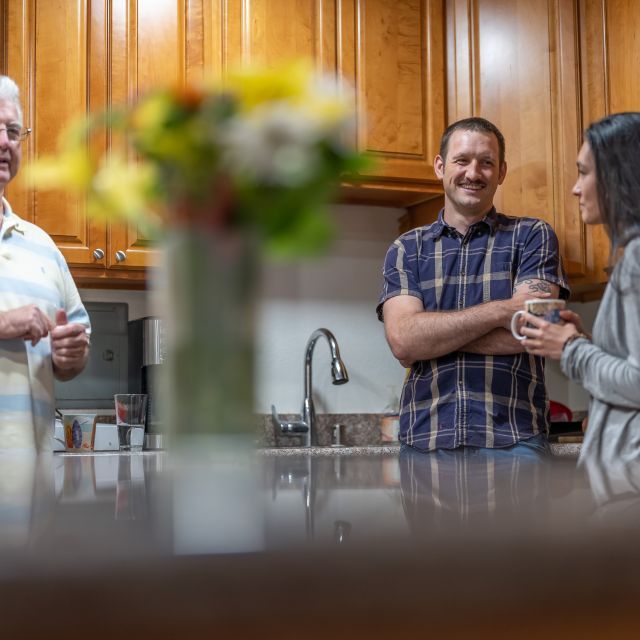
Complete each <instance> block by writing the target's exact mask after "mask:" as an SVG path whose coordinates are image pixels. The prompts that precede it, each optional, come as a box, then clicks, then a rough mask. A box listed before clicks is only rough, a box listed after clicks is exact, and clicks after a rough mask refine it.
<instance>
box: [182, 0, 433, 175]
mask: <svg viewBox="0 0 640 640" xmlns="http://www.w3.org/2000/svg"><path fill="white" fill-rule="evenodd" d="M191 6H192V7H193V9H194V11H192V16H197V15H198V11H196V9H197V7H198V6H199V5H198V3H197V2H192V3H191ZM202 15H203V24H204V28H203V31H202V35H201V38H200V39H199V38H197V37H195V38H194V39H193V40H192V38H190V39H189V40H190V46H191V47H192V49H191V54H192V57H191V58H190V64H189V68H190V69H194V68H195V67H196V63H197V60H198V59H201V60H202V63H203V68H204V69H205V70H206V71H207V72H213V74H214V75H216V76H224V73H225V72H226V71H227V70H228V69H229V68H233V67H236V66H239V65H243V64H264V65H266V66H275V65H278V64H281V63H282V62H283V61H286V60H293V59H297V58H307V59H310V60H312V61H313V62H314V63H315V65H316V67H317V68H318V69H319V70H323V71H325V72H328V73H331V74H333V75H335V76H336V77H337V78H338V79H339V80H340V81H341V82H344V83H345V85H348V86H349V87H350V89H351V90H353V91H354V93H355V98H356V105H357V130H356V133H355V135H356V140H354V142H356V143H357V145H358V148H359V149H360V150H362V151H368V152H370V153H371V154H372V155H374V156H375V157H376V159H377V163H376V165H375V166H374V169H373V170H372V172H371V175H370V176H369V177H371V178H374V179H381V180H382V181H387V182H393V181H404V182H406V183H413V184H414V185H415V184H416V183H417V184H420V183H423V182H427V183H429V182H430V183H434V182H437V179H436V177H435V174H434V171H433V159H434V157H435V154H436V153H437V151H438V144H439V140H440V136H441V134H442V130H443V128H444V124H445V75H444V9H443V2H442V0H405V1H403V2H397V1H396V0H366V1H365V0H342V1H338V0H278V2H274V1H273V0H209V1H207V0H204V4H203V5H202ZM189 24H190V25H196V24H197V21H196V20H195V18H194V19H193V20H192V21H190V23H189ZM190 28H191V27H190ZM196 33H197V26H196V27H195V28H194V30H193V34H194V35H196ZM199 42H201V43H202V44H199ZM396 184H397V182H396Z"/></svg>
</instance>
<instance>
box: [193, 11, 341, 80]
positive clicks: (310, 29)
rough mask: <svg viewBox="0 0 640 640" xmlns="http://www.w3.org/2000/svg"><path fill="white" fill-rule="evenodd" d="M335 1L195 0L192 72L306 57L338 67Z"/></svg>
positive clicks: (329, 68) (318, 64)
mask: <svg viewBox="0 0 640 640" xmlns="http://www.w3.org/2000/svg"><path fill="white" fill-rule="evenodd" d="M335 16H336V0H278V1H277V2H274V1H273V0H190V2H189V19H188V28H189V33H190V35H189V42H188V47H189V48H188V64H187V67H188V73H189V75H190V76H194V75H198V74H199V73H202V72H204V74H205V75H209V74H213V75H214V76H215V77H222V76H224V74H225V73H226V72H227V71H228V70H229V69H235V68H237V67H239V66H242V65H247V64H259V65H264V66H267V67H275V66H277V65H280V64H282V63H283V62H285V61H291V60H297V59H300V58H305V59H308V60H312V61H313V62H314V63H315V65H316V67H317V68H318V69H321V70H326V71H333V70H334V69H335V66H336V23H335Z"/></svg>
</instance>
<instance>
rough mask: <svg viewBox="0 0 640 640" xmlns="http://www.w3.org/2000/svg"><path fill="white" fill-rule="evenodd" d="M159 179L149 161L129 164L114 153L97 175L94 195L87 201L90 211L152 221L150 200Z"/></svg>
mask: <svg viewBox="0 0 640 640" xmlns="http://www.w3.org/2000/svg"><path fill="white" fill-rule="evenodd" d="M156 181H157V177H156V173H155V170H154V168H153V167H152V166H151V165H149V164H148V163H144V162H138V163H135V164H127V163H126V162H125V160H124V159H123V158H121V157H119V156H115V157H113V156H112V157H111V158H110V159H109V160H108V161H107V162H105V163H104V164H103V165H102V166H100V168H99V169H98V171H97V172H96V174H95V176H94V178H93V183H92V187H93V197H92V198H90V199H89V201H88V203H87V212H88V214H89V215H90V216H91V217H95V218H98V219H103V220H111V221H113V220H114V219H115V220H124V221H128V222H133V223H138V224H140V223H142V222H149V217H150V216H152V217H153V213H152V212H151V210H150V207H149V200H150V197H151V196H152V194H153V191H154V187H155V184H156ZM152 222H153V221H152Z"/></svg>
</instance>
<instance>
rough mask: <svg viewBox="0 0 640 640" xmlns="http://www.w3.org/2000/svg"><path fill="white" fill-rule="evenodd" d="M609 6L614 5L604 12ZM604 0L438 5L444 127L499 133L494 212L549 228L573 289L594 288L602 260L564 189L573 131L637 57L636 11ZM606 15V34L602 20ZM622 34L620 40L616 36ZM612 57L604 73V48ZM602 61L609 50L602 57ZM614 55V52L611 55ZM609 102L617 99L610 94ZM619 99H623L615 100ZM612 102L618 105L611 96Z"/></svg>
mask: <svg viewBox="0 0 640 640" xmlns="http://www.w3.org/2000/svg"><path fill="white" fill-rule="evenodd" d="M613 4H616V7H613ZM622 4H623V5H624V6H622V7H621V6H619V5H620V3H619V2H618V1H617V0H616V2H615V3H611V2H609V3H607V2H605V0H526V1H525V0H515V1H512V0H448V1H447V33H448V38H449V43H450V45H451V46H450V49H449V51H448V62H449V76H448V87H449V92H450V95H449V104H448V107H449V108H448V118H449V121H450V122H452V121H455V120H458V119H460V118H463V117H468V116H471V115H479V116H483V117H486V118H488V119H489V120H491V121H493V122H494V123H495V124H496V125H497V126H498V127H499V128H500V129H501V130H502V132H503V134H504V135H505V139H506V147H507V164H508V173H507V178H506V181H505V183H504V184H503V185H502V187H501V188H500V189H499V190H498V193H497V195H496V200H495V202H496V206H497V207H498V209H501V210H503V211H505V212H506V213H509V214H513V215H532V216H535V217H539V218H542V219H544V220H547V221H548V222H549V223H551V224H552V225H553V226H554V228H555V230H556V233H557V234H558V237H559V240H560V246H561V252H562V254H563V259H564V261H565V266H566V268H567V271H568V272H569V275H570V278H571V281H572V285H574V286H575V289H576V290H577V291H583V290H587V289H588V288H589V287H593V286H599V285H600V284H601V283H602V282H603V276H604V272H603V270H602V267H603V266H604V264H606V256H607V254H608V249H607V243H606V237H605V236H604V234H603V232H602V229H600V228H592V227H585V225H584V224H583V223H582V221H581V219H580V216H579V211H578V206H577V202H576V199H575V197H574V196H573V195H572V194H571V189H572V187H573V184H574V183H575V179H576V168H575V158H576V153H577V151H578V149H579V147H580V144H581V140H582V129H583V127H584V126H585V125H586V124H588V122H590V121H591V120H593V119H595V118H597V117H601V115H603V113H604V112H606V110H607V109H608V108H609V103H610V95H609V94H610V93H611V95H613V94H614V93H615V92H616V91H618V92H619V91H621V89H620V87H623V86H624V83H622V82H618V81H616V83H615V90H613V89H610V88H611V87H612V86H613V85H612V82H613V80H612V76H611V73H612V72H613V69H615V68H619V69H620V71H619V72H618V73H620V74H622V73H629V72H630V70H629V68H628V66H627V67H626V68H625V67H624V64H625V63H626V64H627V65H630V64H632V63H631V62H630V61H631V60H633V59H634V58H633V56H632V55H631V54H632V52H633V55H636V57H637V52H635V50H634V49H633V47H634V46H635V44H634V39H633V31H634V29H635V28H636V27H635V25H634V22H633V17H632V16H631V15H630V13H631V12H632V10H633V8H634V7H638V8H639V9H640V6H638V5H637V4H636V3H633V2H626V3H622ZM611 12H615V13H616V24H615V25H614V26H612V24H611V23H608V22H607V20H606V17H607V16H608V15H609V13H611ZM625 24H626V25H627V26H630V27H631V29H630V30H629V32H628V35H627V37H625V38H621V39H619V38H618V34H619V32H620V31H621V30H622V29H624V28H625ZM612 29H613V32H615V39H616V41H619V42H620V45H619V46H620V48H621V51H623V52H624V53H619V54H617V58H616V60H617V62H616V65H617V66H614V67H613V69H611V70H610V69H609V68H608V62H607V51H608V50H607V42H610V41H611V40H612V38H611V33H612ZM609 54H610V52H609ZM615 55H616V54H614V57H615ZM615 95H616V96H618V93H616V94H615ZM624 95H625V96H628V95H629V94H627V93H625V94H624ZM616 99H617V100H618V102H619V103H622V98H621V97H618V98H616Z"/></svg>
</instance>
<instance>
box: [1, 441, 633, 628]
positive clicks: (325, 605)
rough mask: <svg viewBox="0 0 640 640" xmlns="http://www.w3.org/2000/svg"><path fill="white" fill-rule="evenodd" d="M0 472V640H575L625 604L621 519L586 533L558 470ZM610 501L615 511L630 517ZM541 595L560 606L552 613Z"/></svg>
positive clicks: (587, 518)
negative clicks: (116, 637) (61, 618)
mask: <svg viewBox="0 0 640 640" xmlns="http://www.w3.org/2000/svg"><path fill="white" fill-rule="evenodd" d="M0 462H1V463H2V464H3V470H4V473H3V482H2V484H1V485H0V527H1V530H2V532H3V533H2V537H1V538H0V559H1V563H0V566H2V567H3V571H2V572H0V597H2V598H3V602H4V603H5V607H6V609H7V611H8V612H9V613H8V622H6V623H5V628H6V630H7V633H10V632H12V631H14V630H18V631H20V632H21V633H22V635H23V636H24V637H26V636H28V635H29V633H31V635H34V634H35V635H37V634H38V633H40V634H42V633H43V632H44V629H46V630H47V636H48V637H54V638H56V637H63V635H64V636H65V637H67V638H69V637H75V636H76V635H77V636H78V637H79V635H80V634H81V633H86V629H87V628H88V625H89V624H93V626H92V627H91V629H92V635H93V636H94V637H98V638H101V637H113V636H112V635H111V636H110V634H114V633H117V632H118V631H119V630H120V631H121V630H122V628H123V626H122V625H123V624H126V628H127V630H128V632H129V633H130V634H134V633H141V632H144V633H148V634H151V633H153V635H155V636H157V637H159V638H165V637H166V638H169V637H180V638H189V637H203V635H202V634H203V633H206V631H207V629H209V630H210V629H211V628H212V626H211V625H214V626H215V628H216V629H217V630H218V631H219V632H220V633H221V634H222V635H221V637H225V635H230V634H233V635H234V637H256V635H257V634H260V636H261V637H267V638H270V637H293V636H295V635H296V630H297V632H299V633H298V635H297V636H296V637H301V636H304V637H309V638H315V637H327V635H331V636H336V637H340V636H341V635H342V636H345V635H349V637H364V636H368V637H374V638H375V637H382V636H384V635H388V634H393V633H397V632H419V631H420V629H422V630H424V628H423V625H424V620H425V617H428V619H429V621H430V622H429V625H430V626H429V628H430V631H431V632H433V633H434V634H435V635H436V636H437V635H438V634H440V635H442V637H448V638H449V637H468V633H469V630H470V629H471V628H473V629H474V634H475V635H479V636H480V637H482V635H483V630H484V631H486V632H487V633H489V630H491V633H492V635H493V637H496V636H498V637H514V636H513V635H509V633H508V631H509V632H510V633H511V634H512V633H513V628H514V627H513V626H509V625H513V624H521V623H522V620H525V619H526V620H527V625H526V629H527V630H529V631H531V632H532V634H533V635H531V637H533V636H534V635H535V634H534V633H533V632H534V631H536V630H537V631H538V632H542V631H543V630H547V631H548V628H549V627H548V625H549V624H551V623H550V620H551V619H553V620H554V622H553V627H552V628H553V629H554V630H555V631H556V632H558V633H559V632H560V631H562V630H563V629H564V631H565V632H566V633H567V634H569V635H571V633H572V632H576V630H578V629H579V630H580V631H581V633H582V632H584V633H583V635H582V637H593V636H592V635H590V633H595V631H596V630H598V629H600V627H598V625H597V624H596V622H597V621H606V623H607V624H608V625H609V627H608V629H611V633H613V635H615V631H616V628H617V627H616V625H620V624H623V623H624V622H625V620H627V618H625V615H627V609H626V608H625V607H626V606H627V605H629V606H631V605H630V604H629V603H633V611H635V602H636V601H637V598H638V596H639V595H640V585H638V583H637V580H636V576H637V568H638V567H639V566H640V552H638V551H637V546H638V545H637V544H636V542H635V541H636V539H637V527H638V522H637V519H622V518H617V519H616V520H615V522H614V521H611V522H607V521H606V520H605V521H603V519H602V517H599V513H601V511H600V505H599V504H597V503H596V501H595V500H594V497H593V493H592V488H591V485H590V476H589V475H588V470H577V469H576V461H575V459H573V458H571V457H564V458H563V457H554V458H551V459H549V460H546V461H544V462H541V463H531V462H530V461H526V460H521V459H515V458H514V459H504V458H503V459H501V460H496V459H493V458H491V457H477V456H469V455H465V454H464V453H462V454H461V455H457V454H453V455H451V456H442V457H436V456H424V455H420V456H415V455H414V456H407V455H406V453H399V452H398V450H397V447H396V449H395V451H387V450H384V451H381V453H380V454H379V455H375V454H373V453H372V452H371V451H368V453H367V455H361V454H360V455H358V454H356V453H355V452H353V451H352V452H351V455H342V454H338V455H321V456H316V455H309V453H308V452H305V453H298V454H296V455H293V454H291V455H288V456H278V455H265V454H264V452H256V451H242V452H240V453H232V454H231V453H228V452H227V453H226V454H221V453H220V452H210V455H200V456H197V457H195V458H193V459H185V458H182V459H181V458H180V457H179V456H176V455H174V454H172V453H169V452H142V453H135V454H119V453H94V454H55V455H54V456H52V457H51V456H50V457H48V458H35V457H29V456H22V457H20V456H12V455H10V454H7V453H6V452H5V453H3V454H2V455H0ZM603 473H604V474H606V470H605V471H603V470H602V469H599V470H598V474H599V485H598V486H601V484H602V475H603ZM630 486H631V485H627V486H625V490H624V498H625V501H626V502H625V506H626V507H629V505H630V504H631V503H632V502H633V501H634V500H635V504H636V505H637V504H639V501H638V494H637V493H636V494H634V492H633V491H631V490H630V488H629V487H630ZM626 511H627V513H632V512H633V510H631V509H626ZM462 585H464V588H462V587H461V586H462ZM123 589H127V590H129V591H130V592H131V593H137V594H139V598H137V599H136V600H135V607H134V609H131V608H130V607H124V608H119V603H122V602H123V593H122V590H123ZM557 593H564V594H568V593H571V597H570V598H568V597H567V596H563V597H562V603H563V608H562V609H561V610H556V609H554V608H553V605H554V603H556V602H558V598H559V596H557V595H556V594H557ZM87 594H93V595H92V596H91V597H90V598H89V600H87V598H86V596H87ZM303 595H304V597H302V596H303ZM83 596H84V597H83ZM20 598H22V599H20ZM70 598H71V600H72V601H75V602H78V603H80V602H81V603H82V606H78V607H77V611H76V612H75V613H74V617H73V620H74V625H73V627H72V628H69V626H66V627H65V626H62V627H55V626H52V627H48V626H47V625H46V623H47V622H48V621H50V620H52V619H53V617H54V615H55V614H56V613H57V612H58V610H59V608H61V607H64V606H66V604H68V602H69V599H70ZM496 598H497V599H498V600H496ZM109 599H111V600H109ZM125 600H126V601H127V602H129V599H125ZM498 601H499V610H500V613H499V615H498V614H497V613H496V609H495V606H496V602H498ZM105 602H111V606H110V607H109V608H108V610H109V611H111V613H109V614H106V613H105V611H106V608H105ZM534 603H535V605H534ZM532 606H534V609H535V610H536V612H537V613H536V615H533V616H531V615H530V613H531V607H532ZM611 607H613V609H611V611H615V613H616V617H615V619H612V616H610V615H609V613H608V612H609V610H610V608H611ZM29 610H37V611H39V612H40V613H41V614H42V615H39V616H33V615H29V613H28V612H29ZM569 610H570V611H571V612H572V614H571V615H568V614H567V612H568V611H569ZM560 611H561V612H562V615H560ZM628 611H631V609H629V610H628ZM99 612H102V616H103V617H102V618H100V621H101V624H100V625H97V626H96V625H95V621H96V620H97V618H96V617H95V616H97V615H99ZM541 612H542V613H543V615H542V613H541ZM489 614H491V615H489ZM92 616H94V617H92ZM596 617H597V621H595V622H594V620H595V618H596ZM566 620H571V623H572V624H571V627H569V628H565V627H563V625H564V624H565V622H566ZM563 621H565V622H563ZM543 622H544V625H542V623H543ZM356 623H357V624H356ZM583 623H584V624H583ZM300 625H303V626H302V627H301V626H300ZM470 625H471V626H470ZM301 628H302V629H303V632H300V629H301ZM517 628H518V629H519V631H518V634H517V635H518V637H528V636H527V635H526V633H524V632H523V633H520V631H522V630H523V629H524V628H521V627H517ZM501 629H502V631H503V633H502V634H501V633H500V630H501ZM94 631H95V633H94ZM176 634H177V635H176ZM574 635H575V633H574Z"/></svg>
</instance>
